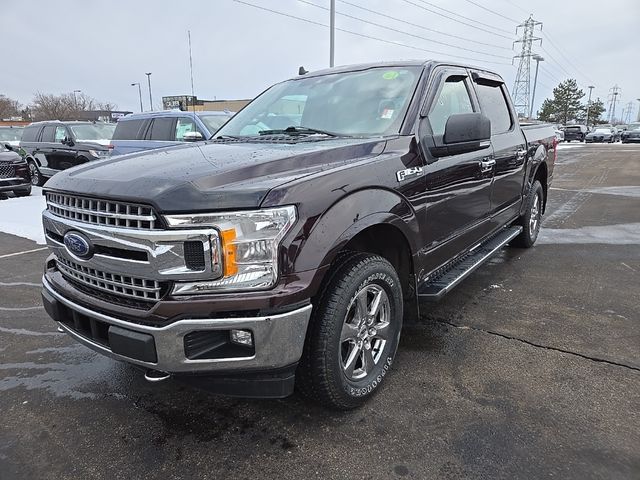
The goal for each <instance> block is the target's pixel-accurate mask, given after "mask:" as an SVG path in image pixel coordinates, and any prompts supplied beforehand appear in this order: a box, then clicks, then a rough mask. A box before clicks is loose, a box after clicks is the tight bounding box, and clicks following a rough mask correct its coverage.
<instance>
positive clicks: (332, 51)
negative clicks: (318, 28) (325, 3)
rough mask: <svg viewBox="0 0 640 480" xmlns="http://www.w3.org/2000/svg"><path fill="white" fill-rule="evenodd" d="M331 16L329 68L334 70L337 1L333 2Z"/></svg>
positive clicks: (333, 0) (332, 0)
mask: <svg viewBox="0 0 640 480" xmlns="http://www.w3.org/2000/svg"><path fill="white" fill-rule="evenodd" d="M330 12H331V13H330V16H329V67H332V68H333V65H334V58H335V49H336V0H331V10H330Z"/></svg>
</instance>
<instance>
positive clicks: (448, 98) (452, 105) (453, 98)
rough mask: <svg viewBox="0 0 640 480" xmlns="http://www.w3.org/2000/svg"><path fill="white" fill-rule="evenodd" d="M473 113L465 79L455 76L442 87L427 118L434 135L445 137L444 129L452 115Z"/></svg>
mask: <svg viewBox="0 0 640 480" xmlns="http://www.w3.org/2000/svg"><path fill="white" fill-rule="evenodd" d="M472 112H473V106H472V104H471V97H469V92H468V91H467V87H466V84H465V77H461V76H453V77H449V78H447V80H446V81H445V82H444V84H443V85H442V88H441V90H440V93H439V94H438V96H437V98H436V99H435V101H434V102H433V105H431V110H430V112H429V115H428V116H427V117H428V118H429V123H430V124H431V129H432V130H433V134H434V135H444V127H445V125H446V124H447V120H448V119H449V117H450V116H451V115H454V114H457V113H472Z"/></svg>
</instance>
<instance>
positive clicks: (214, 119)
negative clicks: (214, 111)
mask: <svg viewBox="0 0 640 480" xmlns="http://www.w3.org/2000/svg"><path fill="white" fill-rule="evenodd" d="M198 116H199V117H200V120H202V122H203V123H204V124H205V125H206V126H207V128H208V129H209V131H210V132H213V133H215V132H217V131H218V129H219V128H220V127H221V126H222V125H224V124H225V123H226V122H227V120H229V119H230V118H231V116H230V115H198Z"/></svg>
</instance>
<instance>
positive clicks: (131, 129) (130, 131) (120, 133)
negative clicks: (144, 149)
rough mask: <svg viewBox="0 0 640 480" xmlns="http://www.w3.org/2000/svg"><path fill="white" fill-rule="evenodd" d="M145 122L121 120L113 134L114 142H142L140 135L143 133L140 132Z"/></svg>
mask: <svg viewBox="0 0 640 480" xmlns="http://www.w3.org/2000/svg"><path fill="white" fill-rule="evenodd" d="M143 124H144V120H142V119H138V120H120V121H119V122H118V123H117V124H116V130H115V132H113V137H112V138H113V139H114V140H140V135H142V134H143V132H141V131H140V129H141V128H142V125H143Z"/></svg>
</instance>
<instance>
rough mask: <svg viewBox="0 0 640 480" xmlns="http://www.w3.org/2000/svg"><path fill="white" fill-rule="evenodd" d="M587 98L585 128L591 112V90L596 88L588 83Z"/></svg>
mask: <svg viewBox="0 0 640 480" xmlns="http://www.w3.org/2000/svg"><path fill="white" fill-rule="evenodd" d="M588 88H589V100H587V128H589V114H590V113H591V92H593V89H594V88H596V87H594V86H593V85H589V87H588Z"/></svg>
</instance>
